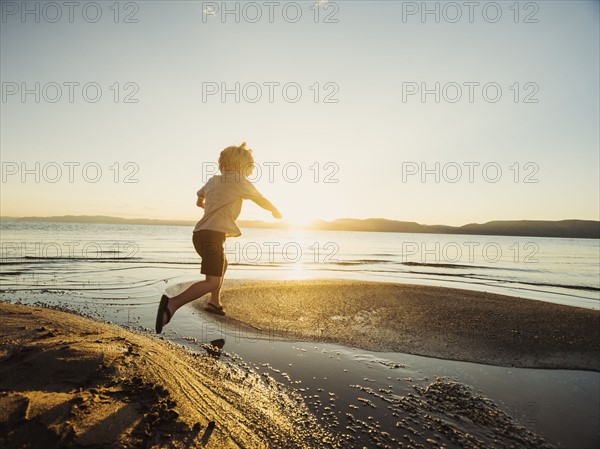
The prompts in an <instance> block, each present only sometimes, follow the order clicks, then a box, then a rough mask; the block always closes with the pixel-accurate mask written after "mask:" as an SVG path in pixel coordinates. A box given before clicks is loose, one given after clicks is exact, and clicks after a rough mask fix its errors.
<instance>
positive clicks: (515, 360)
mask: <svg viewBox="0 0 600 449" xmlns="http://www.w3.org/2000/svg"><path fill="white" fill-rule="evenodd" d="M222 302H223V304H224V305H225V307H226V309H227V313H228V317H227V318H215V319H217V320H220V321H221V322H222V323H224V324H231V328H232V329H238V328H240V324H239V323H240V322H241V323H245V324H246V325H248V326H249V329H257V328H259V329H261V332H259V335H261V334H262V336H263V338H286V339H293V340H310V341H324V342H331V343H340V344H344V345H348V346H354V347H358V348H362V349H367V350H371V351H388V352H403V353H409V354H416V355H424V356H430V357H438V358H444V359H452V360H462V361H470V362H478V363H487V364H493V365H501V366H517V367H527V368H564V369H583V370H594V371H600V311H597V310H588V309H582V308H578V307H569V306H563V305H557V304H550V303H545V302H541V301H533V300H528V299H521V298H513V297H509V296H503V295H496V294H491V293H485V292H477V291H470V290H459V289H449V288H442V287H430V286H420V285H404V284H391V283H375V282H359V281H346V280H344V281H336V280H315V281H260V282H252V281H243V282H241V281H233V282H232V281H230V282H229V283H228V284H227V288H225V289H224V290H223V292H222ZM195 305H196V307H197V308H198V309H199V310H202V308H203V302H201V301H198V302H196V303H195ZM242 330H244V329H242Z"/></svg>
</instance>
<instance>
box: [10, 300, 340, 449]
mask: <svg viewBox="0 0 600 449" xmlns="http://www.w3.org/2000/svg"><path fill="white" fill-rule="evenodd" d="M0 316H1V317H2V332H1V334H0V343H1V347H2V350H1V352H0V359H1V360H2V363H1V364H0V446H1V447H3V448H5V449H8V448H23V447H30V448H45V449H50V448H54V447H121V448H137V447H144V448H166V447H172V448H183V447H207V448H240V447H247V448H263V447H278V446H279V445H280V444H281V442H285V445H286V447H299V448H300V447H302V448H304V447H306V448H313V447H317V445H318V444H327V445H329V442H331V446H332V447H335V445H334V444H333V440H332V437H331V436H330V435H329V434H328V433H327V432H326V431H325V430H323V429H322V428H321V427H320V426H319V425H318V424H317V423H316V420H315V417H314V416H313V415H311V414H310V413H309V412H308V411H307V410H306V408H305V407H304V406H303V404H302V402H301V400H300V399H299V398H298V397H295V396H294V395H293V394H292V393H290V392H288V391H283V390H281V389H280V387H279V386H278V385H277V384H274V383H270V382H268V381H264V380H263V379H261V378H260V377H259V376H257V375H254V374H250V373H248V372H243V371H242V370H240V369H238V368H236V367H233V366H229V365H227V364H225V363H222V362H220V361H218V360H216V359H215V358H214V357H212V356H211V355H208V354H206V353H205V354H202V355H200V354H195V355H193V354H191V353H190V352H188V351H184V350H182V349H181V348H179V347H176V346H175V345H172V344H168V343H166V342H164V341H161V340H159V339H156V338H150V337H146V336H143V335H138V334H136V333H133V332H129V331H127V330H125V329H122V328H119V327H116V326H111V325H107V324H103V323H98V322H95V321H92V320H90V319H87V318H82V317H79V316H76V315H73V314H69V313H65V312H60V311H56V310H51V309H46V308H33V307H25V306H20V305H12V304H0Z"/></svg>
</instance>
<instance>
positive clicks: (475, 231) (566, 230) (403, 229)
mask: <svg viewBox="0 0 600 449" xmlns="http://www.w3.org/2000/svg"><path fill="white" fill-rule="evenodd" d="M0 220H1V221H21V222H62V223H96V224H136V225H158V226H193V225H194V224H195V223H196V221H195V220H161V219H154V218H122V217H112V216H106V215H62V216H53V217H0ZM238 225H239V226H240V227H242V228H243V227H245V228H265V229H287V228H290V227H293V226H291V225H289V224H288V223H285V222H271V223H269V222H264V221H260V220H239V221H238ZM302 228H303V229H310V230H324V231H354V232H400V233H423V234H464V235H500V236H521V237H559V238H587V239H600V221H595V220H578V219H567V220H493V221H489V222H487V223H468V224H465V225H462V226H450V225H425V224H420V223H417V222H414V221H400V220H390V219H387V218H366V219H359V218H338V219H336V220H333V221H324V220H317V221H314V222H312V223H310V224H308V225H306V226H303V227H302Z"/></svg>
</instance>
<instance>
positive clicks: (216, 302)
mask: <svg viewBox="0 0 600 449" xmlns="http://www.w3.org/2000/svg"><path fill="white" fill-rule="evenodd" d="M253 169H254V158H253V157H252V150H251V149H250V148H248V147H247V146H246V142H244V143H242V145H240V146H239V147H236V146H231V147H227V148H225V149H224V150H223V151H221V155H220V156H219V171H220V172H221V175H215V176H213V177H212V178H210V179H209V180H208V182H207V183H206V184H205V185H204V187H202V188H201V189H200V190H199V191H198V194H197V195H198V200H197V201H196V205H197V206H198V207H202V208H203V209H204V216H203V217H202V219H201V220H200V221H199V222H198V223H197V224H196V227H195V228H194V233H193V238H192V242H193V243H194V248H195V249H196V252H197V253H198V254H199V255H200V257H201V258H202V268H201V270H200V272H201V273H202V274H204V275H206V279H205V280H204V281H200V282H196V283H195V284H192V285H191V286H189V287H188V288H187V290H185V291H184V292H182V293H180V294H179V295H177V296H174V297H172V298H168V297H167V296H166V295H163V296H162V298H161V299H160V304H159V306H158V313H157V315H156V332H157V333H159V334H160V333H161V332H162V328H163V326H164V325H166V324H168V323H169V321H171V318H172V316H173V314H174V313H175V312H176V311H177V309H179V308H180V307H181V306H183V305H185V304H187V303H188V302H191V301H194V300H195V299H198V298H200V297H202V296H204V295H205V294H206V293H210V300H209V301H208V303H207V304H206V307H205V308H204V310H206V311H207V312H210V313H214V314H217V315H225V310H224V309H223V306H222V305H221V300H220V296H219V295H220V292H221V286H222V285H223V277H224V276H225V271H226V270H227V259H226V258H225V253H224V251H223V244H224V243H225V239H226V238H227V237H239V236H240V235H241V232H240V229H239V228H238V227H237V225H236V224H235V220H237V218H238V216H239V215H240V211H241V209H242V201H243V200H245V199H248V200H252V201H254V202H255V203H256V204H258V205H259V206H260V207H262V208H263V209H266V210H268V211H271V212H272V214H273V217H275V218H281V213H279V211H278V210H277V208H276V207H275V206H273V204H271V202H270V201H269V200H267V199H266V198H265V197H263V196H262V195H261V194H260V193H259V192H258V190H256V187H254V185H252V183H251V182H250V181H248V179H247V178H248V176H250V175H251V174H252V171H253Z"/></svg>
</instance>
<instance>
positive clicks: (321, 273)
mask: <svg viewBox="0 0 600 449" xmlns="http://www.w3.org/2000/svg"><path fill="white" fill-rule="evenodd" d="M0 235H1V241H0V263H1V267H2V269H1V271H0V281H1V283H2V288H4V289H6V288H12V289H27V288H29V287H31V286H37V287H39V286H46V287H47V288H59V289H60V288H64V287H68V288H73V289H75V288H80V289H81V288H94V287H101V286H103V287H104V288H112V287H110V286H112V285H114V284H126V285H128V286H139V285H144V284H145V283H152V282H153V281H154V280H156V279H168V278H175V277H177V276H185V275H186V274H188V273H197V270H198V261H199V258H198V256H197V255H196V253H195V252H194V249H193V246H192V244H191V229H190V228H189V227H186V226H152V225H103V224H77V223H28V222H20V221H19V222H11V221H2V222H0ZM225 252H226V255H227V258H228V260H229V263H230V265H229V269H228V272H227V276H228V278H230V279H235V278H238V279H245V278H262V279H311V278H334V277H335V278H342V279H358V280H371V281H381V282H400V283H411V284H424V285H438V286H446V287H454V288H466V289H475V290H485V291H490V292H494V293H501V294H507V295H511V296H520V297H524V298H529V299H536V300H542V301H549V302H556V303H561V304H567V305H575V306H579V307H587V308H593V309H600V241H599V240H593V239H558V238H534V237H502V236H473V235H440V234H404V233H388V232H338V231H304V230H269V229H244V230H243V236H242V237H240V238H235V239H228V240H227V242H226V244H225ZM140 268H142V269H148V271H146V273H145V274H146V275H147V276H146V277H144V276H137V274H133V277H130V273H132V272H135V271H136V270H138V269H140ZM131 279H135V282H136V283H135V284H130V283H129V281H130V280H131ZM103 284H108V285H103Z"/></svg>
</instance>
